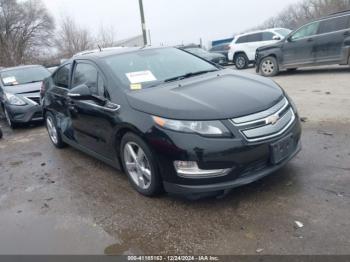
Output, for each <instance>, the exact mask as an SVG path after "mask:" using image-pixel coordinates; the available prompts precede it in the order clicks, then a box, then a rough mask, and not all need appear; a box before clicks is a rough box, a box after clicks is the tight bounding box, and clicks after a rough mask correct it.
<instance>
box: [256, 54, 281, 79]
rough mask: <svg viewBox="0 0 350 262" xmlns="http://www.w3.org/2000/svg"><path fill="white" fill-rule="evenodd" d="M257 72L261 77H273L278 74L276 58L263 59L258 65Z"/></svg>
mask: <svg viewBox="0 0 350 262" xmlns="http://www.w3.org/2000/svg"><path fill="white" fill-rule="evenodd" d="M259 71H260V73H261V74H262V75H263V76H267V77H270V76H275V75H277V74H278V72H279V66H278V62H277V60H276V58H274V57H273V56H268V57H265V58H264V59H262V60H261V62H260V65H259Z"/></svg>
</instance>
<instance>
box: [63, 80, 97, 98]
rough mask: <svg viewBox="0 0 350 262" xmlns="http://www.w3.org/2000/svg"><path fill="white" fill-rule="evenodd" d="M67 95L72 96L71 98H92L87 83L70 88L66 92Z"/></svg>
mask: <svg viewBox="0 0 350 262" xmlns="http://www.w3.org/2000/svg"><path fill="white" fill-rule="evenodd" d="M67 95H68V97H70V98H72V99H76V100H88V99H92V93H91V90H90V88H88V86H87V85H85V84H82V85H78V86H76V87H74V88H72V89H71V90H70V91H69V92H68V94H67Z"/></svg>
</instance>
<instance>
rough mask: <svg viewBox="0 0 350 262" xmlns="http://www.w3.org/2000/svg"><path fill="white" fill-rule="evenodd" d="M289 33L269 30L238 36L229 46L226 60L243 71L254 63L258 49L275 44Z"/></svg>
mask: <svg viewBox="0 0 350 262" xmlns="http://www.w3.org/2000/svg"><path fill="white" fill-rule="evenodd" d="M290 32H291V30H289V29H286V28H271V29H266V30H261V31H255V32H250V33H246V34H241V35H238V36H236V37H235V39H234V40H233V41H232V42H231V44H230V50H229V52H228V59H229V60H230V61H232V62H233V63H234V64H235V66H236V67H237V69H245V68H247V67H248V66H249V64H254V63H255V54H256V50H257V49H258V48H259V47H262V46H265V45H269V44H273V43H276V42H278V41H280V40H282V39H284V38H285V37H286V36H287V35H288V34H289V33H290Z"/></svg>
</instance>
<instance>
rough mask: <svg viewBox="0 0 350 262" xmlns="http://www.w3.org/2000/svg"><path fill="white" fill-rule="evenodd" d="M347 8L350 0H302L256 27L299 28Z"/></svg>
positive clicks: (349, 5) (348, 8)
mask: <svg viewBox="0 0 350 262" xmlns="http://www.w3.org/2000/svg"><path fill="white" fill-rule="evenodd" d="M345 10H350V0H302V1H300V2H297V3H295V4H291V5H289V6H288V7H287V8H285V9H284V10H283V11H282V12H280V13H279V14H278V15H277V16H274V17H271V18H269V19H268V20H266V21H265V22H264V23H262V24H261V25H260V26H258V27H256V28H254V29H266V28H273V27H284V28H289V29H297V28H298V27H299V26H301V25H303V24H305V23H307V22H310V21H312V20H315V19H318V18H321V17H323V16H326V15H329V14H332V13H336V12H341V11H345Z"/></svg>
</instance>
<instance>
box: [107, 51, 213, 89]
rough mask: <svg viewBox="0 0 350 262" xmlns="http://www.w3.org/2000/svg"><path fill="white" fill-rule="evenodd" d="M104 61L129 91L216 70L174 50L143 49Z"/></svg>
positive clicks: (203, 62)
mask: <svg viewBox="0 0 350 262" xmlns="http://www.w3.org/2000/svg"><path fill="white" fill-rule="evenodd" d="M104 60H105V62H106V63H107V64H108V66H109V67H110V68H111V69H112V71H113V73H114V74H115V75H116V76H117V78H118V79H119V80H120V81H121V82H122V83H123V84H125V85H126V86H128V87H130V89H141V88H143V87H150V86H154V85H156V84H158V83H163V82H164V81H166V80H169V79H172V78H176V77H179V76H183V75H188V74H193V73H197V72H205V71H214V70H218V68H217V67H215V66H213V65H212V64H210V63H208V62H206V61H204V60H202V59H200V58H197V57H195V56H193V55H191V54H189V53H186V52H184V51H181V50H179V49H176V48H161V49H148V50H147V49H145V50H139V51H137V52H132V53H125V54H119V55H114V56H109V57H106V58H104ZM189 76H190V75H189ZM191 76H192V75H191Z"/></svg>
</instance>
